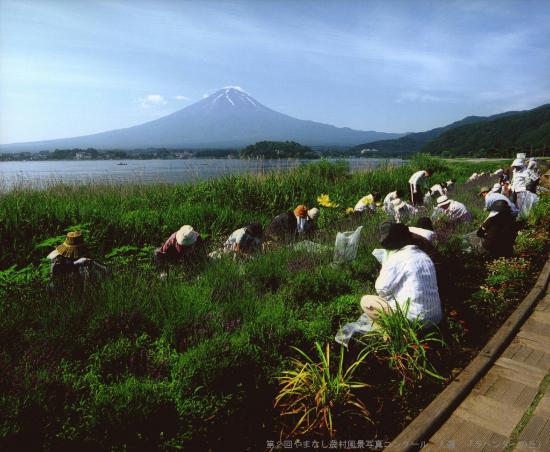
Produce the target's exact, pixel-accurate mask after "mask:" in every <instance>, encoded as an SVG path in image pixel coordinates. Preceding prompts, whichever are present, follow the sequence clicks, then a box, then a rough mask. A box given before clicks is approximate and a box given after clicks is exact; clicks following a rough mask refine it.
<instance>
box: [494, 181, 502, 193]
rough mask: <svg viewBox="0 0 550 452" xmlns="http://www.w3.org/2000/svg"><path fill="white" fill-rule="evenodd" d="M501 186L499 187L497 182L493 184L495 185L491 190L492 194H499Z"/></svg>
mask: <svg viewBox="0 0 550 452" xmlns="http://www.w3.org/2000/svg"><path fill="white" fill-rule="evenodd" d="M501 188H502V186H501V185H500V183H499V182H497V183H495V185H493V188H491V191H492V192H493V193H500V190H501Z"/></svg>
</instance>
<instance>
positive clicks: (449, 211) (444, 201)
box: [432, 195, 472, 223]
mask: <svg viewBox="0 0 550 452" xmlns="http://www.w3.org/2000/svg"><path fill="white" fill-rule="evenodd" d="M441 217H447V218H449V219H451V220H453V221H456V222H459V223H462V222H464V223H468V222H470V221H472V214H471V213H470V211H469V210H468V209H467V207H466V206H465V205H464V204H462V203H461V202H458V201H454V200H452V199H449V198H447V196H446V195H443V196H440V197H439V198H437V206H436V207H435V209H434V212H433V214H432V218H441Z"/></svg>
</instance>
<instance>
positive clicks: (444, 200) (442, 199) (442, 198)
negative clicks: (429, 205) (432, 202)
mask: <svg viewBox="0 0 550 452" xmlns="http://www.w3.org/2000/svg"><path fill="white" fill-rule="evenodd" d="M450 202H451V200H450V199H449V198H447V196H445V195H443V196H440V197H439V198H437V207H442V206H446V205H447V204H449V203H450Z"/></svg>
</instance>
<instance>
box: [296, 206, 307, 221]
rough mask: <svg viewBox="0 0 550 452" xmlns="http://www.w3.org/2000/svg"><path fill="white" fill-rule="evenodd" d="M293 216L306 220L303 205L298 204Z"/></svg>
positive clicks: (305, 211) (305, 208)
mask: <svg viewBox="0 0 550 452" xmlns="http://www.w3.org/2000/svg"><path fill="white" fill-rule="evenodd" d="M294 215H296V216H297V217H300V218H306V217H307V207H306V206H304V205H303V204H300V205H299V206H297V207H296V208H295V209H294Z"/></svg>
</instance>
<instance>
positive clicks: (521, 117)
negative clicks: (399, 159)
mask: <svg viewBox="0 0 550 452" xmlns="http://www.w3.org/2000/svg"><path fill="white" fill-rule="evenodd" d="M494 118H495V117H493V119H491V120H485V121H482V122H476V123H474V124H468V125H462V126H460V127H455V128H453V129H451V130H447V131H445V132H444V133H442V134H440V135H439V136H438V137H437V138H435V139H434V140H432V141H430V142H429V143H426V144H425V145H424V146H422V148H421V151H422V152H427V153H430V154H436V155H444V156H459V155H474V156H478V157H491V156H512V155H513V154H514V152H515V151H517V150H521V149H530V148H533V149H534V150H535V149H548V148H550V104H546V105H543V106H541V107H538V108H535V109H533V110H528V111H523V112H515V113H514V114H513V115H509V114H505V115H504V116H503V115H497V117H496V119H494ZM370 146H372V143H370Z"/></svg>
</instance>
